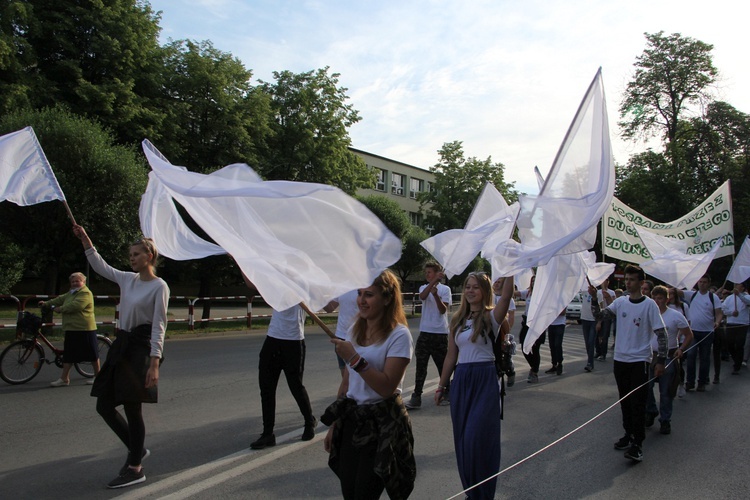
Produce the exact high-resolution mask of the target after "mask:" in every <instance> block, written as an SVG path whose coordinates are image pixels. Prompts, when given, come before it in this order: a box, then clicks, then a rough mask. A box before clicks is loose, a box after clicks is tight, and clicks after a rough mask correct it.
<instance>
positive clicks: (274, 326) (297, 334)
mask: <svg viewBox="0 0 750 500" xmlns="http://www.w3.org/2000/svg"><path fill="white" fill-rule="evenodd" d="M272 311H273V312H272V313H271V322H270V323H269V324H268V336H269V337H273V338H275V339H280V340H303V339H304V338H305V311H304V310H303V309H302V308H301V307H300V306H292V307H290V308H289V309H284V310H283V311H277V310H276V309H273V310H272Z"/></svg>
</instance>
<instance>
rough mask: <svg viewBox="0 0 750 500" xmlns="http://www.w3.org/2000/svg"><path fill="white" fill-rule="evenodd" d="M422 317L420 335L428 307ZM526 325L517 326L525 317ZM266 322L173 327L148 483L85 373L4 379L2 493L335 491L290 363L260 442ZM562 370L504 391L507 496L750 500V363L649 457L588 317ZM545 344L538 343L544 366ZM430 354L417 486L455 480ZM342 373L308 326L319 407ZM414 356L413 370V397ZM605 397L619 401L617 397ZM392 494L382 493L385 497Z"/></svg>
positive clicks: (697, 404) (686, 402) (409, 377)
mask: <svg viewBox="0 0 750 500" xmlns="http://www.w3.org/2000/svg"><path fill="white" fill-rule="evenodd" d="M411 327H412V328H411V330H412V332H413V335H414V337H415V339H416V335H417V331H418V320H414V321H412V325H411ZM517 329H518V325H516V327H515V328H514V330H516V331H517ZM262 342H263V334H262V333H261V332H255V331H254V332H253V333H252V334H224V335H217V336H209V337H197V336H194V337H185V336H180V338H178V339H170V340H169V341H167V345H166V349H165V352H166V361H165V363H164V365H163V367H162V372H161V381H160V387H159V390H160V400H159V404H158V405H145V406H144V415H145V420H146V427H147V442H146V445H147V446H148V447H149V448H150V449H151V450H152V456H151V457H150V458H149V459H148V460H147V461H146V462H144V468H145V470H146V476H147V478H148V479H147V481H146V482H145V483H143V484H141V485H137V486H134V487H131V488H128V489H125V490H116V491H114V490H107V489H106V488H105V487H104V485H105V484H106V483H107V482H108V481H109V480H110V479H112V478H113V477H114V476H115V475H116V472H117V469H119V467H120V466H121V465H122V463H123V462H124V459H125V454H126V452H125V450H124V447H123V445H122V444H121V443H119V441H117V439H116V438H115V436H114V435H113V434H112V433H111V431H110V430H109V429H108V428H107V427H106V425H105V424H104V423H103V422H102V421H101V419H100V418H99V416H98V415H97V414H96V412H95V410H94V399H93V398H91V397H89V396H88V392H89V386H86V385H84V383H83V380H82V379H81V378H80V377H78V376H77V374H74V377H75V378H74V379H73V382H72V383H71V386H69V387H65V388H59V389H52V388H49V387H48V385H49V382H51V381H52V380H55V379H56V378H57V376H58V375H59V371H58V369H57V368H55V367H54V366H45V367H44V368H43V369H42V371H41V373H40V374H39V376H37V378H36V379H34V380H32V381H31V382H29V383H27V384H24V385H21V386H8V385H6V384H4V383H3V384H2V385H0V422H2V425H0V457H1V458H2V460H0V499H6V498H7V499H11V498H12V499H15V498H22V499H26V498H34V499H59V498H74V497H75V498H91V499H98V498H113V497H123V498H198V499H204V498H205V499H209V498H210V499H214V498H227V499H235V498H236V499H240V498H340V491H339V485H338V481H337V479H336V477H335V475H334V474H333V473H332V472H331V471H330V469H328V467H327V464H326V460H327V458H326V454H325V452H324V451H323V449H322V439H323V436H324V434H325V428H324V427H323V426H319V428H318V434H317V435H316V438H315V439H314V440H313V441H310V442H302V441H300V440H299V436H300V434H301V431H302V418H301V416H300V414H299V410H298V409H297V407H296V404H295V403H294V400H293V398H292V397H291V395H290V393H289V390H288V388H287V387H286V384H285V383H284V380H283V377H282V380H281V381H280V384H279V388H278V394H277V419H276V436H277V441H278V444H277V446H275V447H273V448H269V449H266V450H261V451H255V450H250V449H249V444H250V442H251V441H252V440H254V439H255V438H256V437H257V436H258V434H259V433H260V431H261V417H260V414H261V412H260V398H259V389H258V385H257V364H258V363H257V361H258V352H259V349H260V346H261V344H262ZM564 351H565V363H564V366H565V371H564V373H563V375H561V376H557V375H545V374H540V382H539V383H538V384H527V383H526V381H525V376H526V374H527V373H528V370H527V369H524V366H526V365H525V361H524V359H523V357H522V356H521V355H520V353H519V354H517V355H516V356H515V358H514V361H515V363H516V367H517V372H518V378H517V383H516V385H515V386H514V387H513V388H510V389H509V391H508V397H507V398H506V409H505V420H504V421H503V424H502V426H503V428H502V449H503V452H502V453H503V455H502V462H501V468H502V469H508V468H509V470H505V471H504V472H503V473H502V474H501V476H500V477H499V480H498V489H497V491H498V493H497V498H513V499H539V498H555V499H576V498H619V499H622V498H626V499H627V498H685V499H691V498H711V499H717V498H731V499H736V498H748V496H749V494H748V492H749V491H750V480H749V479H748V478H750V474H748V473H749V472H750V452H749V451H748V444H747V443H748V439H747V438H748V431H747V416H748V414H750V398H748V396H749V395H750V373H748V372H747V371H743V373H742V374H741V375H739V376H732V375H730V371H731V369H730V365H729V363H724V364H723V366H722V368H723V374H722V381H721V384H719V385H712V386H710V387H709V390H708V391H707V392H705V393H700V394H699V393H688V395H687V396H686V397H685V398H683V399H679V400H676V401H675V410H674V413H675V414H674V418H673V421H672V429H673V432H672V434H671V435H669V436H664V435H661V434H659V432H658V423H657V425H655V426H654V427H653V428H651V429H648V431H647V439H646V442H645V444H644V455H645V458H644V461H643V462H642V463H639V464H635V463H632V462H630V461H629V460H626V459H624V458H623V456H622V455H623V454H622V452H620V451H615V450H614V449H613V443H614V441H615V440H616V439H617V438H619V437H620V436H621V435H622V428H621V423H620V422H621V419H620V411H619V407H618V406H617V405H616V400H617V390H616V387H615V384H614V378H613V376H612V362H611V361H609V360H608V361H605V362H603V363H597V364H596V366H595V369H594V371H593V372H592V373H586V372H584V371H583V367H584V365H585V349H584V346H583V340H582V338H581V330H580V327H579V326H578V325H575V324H573V325H570V326H569V327H568V328H567V329H566V334H565V341H564ZM548 367H549V354H548V349H547V347H546V345H545V346H543V347H542V371H544V370H545V369H546V368H548ZM436 377H437V372H436V370H435V367H434V366H430V368H429V372H428V383H427V385H426V388H425V389H426V392H425V395H424V396H423V407H422V408H421V409H419V410H413V411H411V412H410V414H411V418H412V425H413V428H414V435H415V448H416V458H417V467H418V476H417V482H416V485H415V490H414V493H413V494H412V498H417V499H422V498H425V499H428V498H429V499H432V498H449V497H451V496H453V495H458V496H457V498H463V497H464V495H463V494H460V492H461V490H462V487H461V484H460V481H459V479H458V474H457V472H456V465H455V455H454V451H453V442H452V430H451V423H450V408H449V407H444V406H441V407H436V406H434V405H432V404H430V402H429V399H430V395H431V394H432V391H434V389H435V386H436V384H437V378H436ZM338 381H339V374H338V370H337V367H336V363H335V359H334V357H333V353H332V350H331V346H330V344H329V343H328V342H327V339H326V337H325V335H324V334H323V333H321V332H320V330H319V329H318V328H317V327H308V329H307V362H306V371H305V385H306V387H307V389H308V392H309V394H310V398H311V401H312V404H313V409H314V411H315V413H316V415H320V414H322V412H323V410H324V409H325V407H326V406H327V404H329V403H330V402H331V401H332V400H333V398H334V395H335V392H336V388H337V384H338ZM413 382H414V363H412V364H410V366H409V368H408V370H407V374H406V379H405V382H404V396H405V398H408V397H409V396H410V392H411V390H412V387H413ZM608 408H610V409H609V410H608ZM383 498H385V495H384V496H383Z"/></svg>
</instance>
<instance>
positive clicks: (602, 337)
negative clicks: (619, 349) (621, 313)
mask: <svg viewBox="0 0 750 500" xmlns="http://www.w3.org/2000/svg"><path fill="white" fill-rule="evenodd" d="M612 323H613V322H612V320H611V319H603V320H602V329H601V331H599V334H598V335H597V339H596V340H597V344H596V354H597V355H599V356H601V357H603V358H606V357H607V350H608V344H609V332H610V330H611V329H612Z"/></svg>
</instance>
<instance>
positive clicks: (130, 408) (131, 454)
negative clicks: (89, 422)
mask: <svg viewBox="0 0 750 500" xmlns="http://www.w3.org/2000/svg"><path fill="white" fill-rule="evenodd" d="M142 405H143V403H123V405H122V406H123V409H124V410H125V416H126V417H127V419H128V421H127V422H126V421H125V419H124V418H123V417H122V415H120V412H118V411H117V409H116V408H117V406H118V405H117V404H115V401H114V399H111V398H108V397H104V396H102V397H98V398H97V399H96V412H97V413H98V414H99V415H101V416H102V418H103V419H104V421H105V422H106V423H107V425H108V426H109V428H110V429H112V430H113V431H114V432H115V434H117V437H118V438H120V441H122V442H123V443H124V444H125V446H126V447H127V448H128V464H129V465H131V466H133V467H137V466H139V465H141V457H142V456H143V443H144V442H145V440H146V425H145V424H144V423H143V413H142V412H141V407H142Z"/></svg>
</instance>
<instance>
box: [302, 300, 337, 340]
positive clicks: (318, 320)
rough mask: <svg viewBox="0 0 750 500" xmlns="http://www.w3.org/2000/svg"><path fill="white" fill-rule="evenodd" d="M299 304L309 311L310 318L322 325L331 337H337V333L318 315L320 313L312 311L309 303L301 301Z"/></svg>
mask: <svg viewBox="0 0 750 500" xmlns="http://www.w3.org/2000/svg"><path fill="white" fill-rule="evenodd" d="M299 306H300V307H301V308H302V309H303V310H304V311H305V312H306V313H307V315H308V316H310V318H311V319H312V320H313V321H314V322H315V324H317V325H318V326H319V327H321V328H322V329H323V331H324V332H326V333H327V334H328V336H329V337H331V338H332V339H335V338H337V337H336V335H334V334H333V332H332V331H331V329H330V328H328V325H326V324H325V323H323V321H322V320H321V319H320V318H319V317H318V315H317V314H315V313H314V312H312V311H311V310H310V308H309V307H307V304H305V303H304V302H300V303H299Z"/></svg>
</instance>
